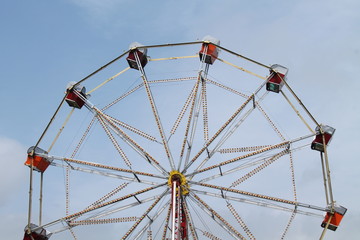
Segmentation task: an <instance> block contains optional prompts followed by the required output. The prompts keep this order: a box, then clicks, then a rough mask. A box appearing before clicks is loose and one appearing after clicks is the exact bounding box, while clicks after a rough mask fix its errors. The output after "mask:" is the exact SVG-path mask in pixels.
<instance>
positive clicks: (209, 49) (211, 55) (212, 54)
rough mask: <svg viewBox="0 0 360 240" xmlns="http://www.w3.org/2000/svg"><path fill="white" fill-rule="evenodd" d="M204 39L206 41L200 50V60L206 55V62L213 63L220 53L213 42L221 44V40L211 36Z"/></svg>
mask: <svg viewBox="0 0 360 240" xmlns="http://www.w3.org/2000/svg"><path fill="white" fill-rule="evenodd" d="M203 41H204V43H203V44H202V46H201V50H200V52H199V57H200V61H202V59H203V57H205V59H204V61H205V63H207V64H213V63H214V62H215V60H216V59H217V57H218V55H219V50H218V48H217V47H216V46H215V45H213V44H216V45H220V41H219V40H218V39H216V38H213V37H211V36H206V37H204V39H203ZM211 43H213V44H211ZM204 55H205V56H204Z"/></svg>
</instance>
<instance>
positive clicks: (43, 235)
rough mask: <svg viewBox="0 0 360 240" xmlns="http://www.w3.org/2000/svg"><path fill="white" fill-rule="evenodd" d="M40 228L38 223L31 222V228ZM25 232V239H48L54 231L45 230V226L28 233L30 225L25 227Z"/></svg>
mask: <svg viewBox="0 0 360 240" xmlns="http://www.w3.org/2000/svg"><path fill="white" fill-rule="evenodd" d="M36 228H38V226H37V225H35V224H33V223H31V224H30V229H36ZM24 231H25V234H24V239H23V240H48V239H49V238H50V236H51V234H52V233H50V232H49V231H47V230H45V229H44V228H39V229H37V230H36V231H33V230H31V233H28V227H27V226H26V227H25V230H24Z"/></svg>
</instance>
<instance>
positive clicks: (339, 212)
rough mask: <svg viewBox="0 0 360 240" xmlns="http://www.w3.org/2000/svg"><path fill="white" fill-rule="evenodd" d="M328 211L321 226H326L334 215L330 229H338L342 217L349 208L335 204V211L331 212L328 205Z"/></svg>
mask: <svg viewBox="0 0 360 240" xmlns="http://www.w3.org/2000/svg"><path fill="white" fill-rule="evenodd" d="M327 210H328V212H327V213H326V215H325V219H324V221H323V222H322V223H321V227H323V228H325V227H326V224H327V222H328V221H329V219H330V217H331V216H332V218H331V220H330V223H329V226H328V229H330V230H333V231H336V229H337V228H338V227H339V225H340V222H341V220H342V218H343V217H344V215H345V213H346V211H347V209H346V208H344V207H343V206H340V205H335V206H334V213H331V211H330V207H328V209H327Z"/></svg>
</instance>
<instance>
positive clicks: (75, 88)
mask: <svg viewBox="0 0 360 240" xmlns="http://www.w3.org/2000/svg"><path fill="white" fill-rule="evenodd" d="M75 84H76V83H75V82H71V83H69V84H68V86H67V88H66V91H67V95H66V97H65V101H66V102H67V103H68V104H69V106H70V107H74V108H79V109H81V108H82V106H84V103H85V99H86V88H85V87H83V86H81V85H80V84H77V85H75Z"/></svg>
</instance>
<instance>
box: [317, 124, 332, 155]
mask: <svg viewBox="0 0 360 240" xmlns="http://www.w3.org/2000/svg"><path fill="white" fill-rule="evenodd" d="M321 129H322V131H323V132H324V138H325V144H326V146H327V145H328V144H329V143H330V140H331V138H332V136H333V135H334V133H335V128H332V127H330V126H327V125H321ZM315 131H316V137H315V139H314V141H312V143H311V149H313V150H317V151H320V152H323V151H324V145H323V134H321V131H320V128H319V126H317V127H316V129H315Z"/></svg>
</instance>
